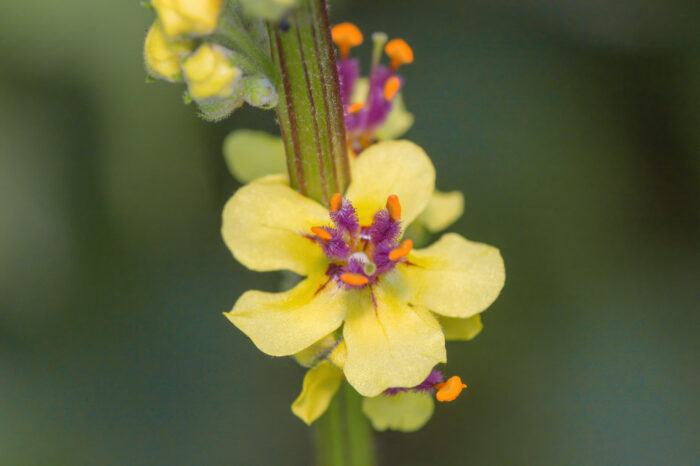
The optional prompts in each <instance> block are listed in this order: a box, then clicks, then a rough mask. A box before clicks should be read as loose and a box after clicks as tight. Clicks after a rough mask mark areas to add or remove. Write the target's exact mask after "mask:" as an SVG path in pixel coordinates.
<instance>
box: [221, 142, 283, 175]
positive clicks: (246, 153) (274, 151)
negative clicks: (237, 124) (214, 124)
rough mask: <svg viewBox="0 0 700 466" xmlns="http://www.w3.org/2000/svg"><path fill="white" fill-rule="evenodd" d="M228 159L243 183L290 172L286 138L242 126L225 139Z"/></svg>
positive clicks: (226, 158) (233, 171) (229, 167)
mask: <svg viewBox="0 0 700 466" xmlns="http://www.w3.org/2000/svg"><path fill="white" fill-rule="evenodd" d="M224 159H225V160H226V165H228V169H229V170H230V171H231V174H233V176H234V177H235V178H236V179H237V180H238V181H240V182H241V183H249V182H251V181H253V180H254V179H256V178H260V177H261V176H265V175H272V174H275V173H286V172H287V166H286V164H285V159H284V144H283V143H282V139H280V138H279V137H277V136H273V135H271V134H268V133H266V132H265V131H253V130H250V129H238V130H236V131H233V132H231V133H230V134H229V135H228V136H226V139H224Z"/></svg>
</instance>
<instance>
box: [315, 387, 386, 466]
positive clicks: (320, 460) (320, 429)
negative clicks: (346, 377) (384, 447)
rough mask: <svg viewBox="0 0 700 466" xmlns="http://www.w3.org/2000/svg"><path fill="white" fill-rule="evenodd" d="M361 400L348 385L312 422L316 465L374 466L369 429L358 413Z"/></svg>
mask: <svg viewBox="0 0 700 466" xmlns="http://www.w3.org/2000/svg"><path fill="white" fill-rule="evenodd" d="M361 404H362V398H361V397H360V395H359V394H358V393H357V392H356V391H355V390H354V389H353V388H352V387H351V386H350V384H348V383H343V386H342V387H341V389H340V390H339V391H338V394H337V395H336V396H335V397H334V398H333V401H332V402H331V404H330V406H329V407H328V410H327V411H326V412H325V413H324V414H323V416H321V417H320V418H319V419H318V420H317V421H316V422H315V423H314V440H315V442H314V443H315V444H316V464H317V465H318V466H376V464H377V462H376V460H375V457H374V445H373V442H372V430H371V427H370V426H369V422H368V421H367V418H366V417H365V416H364V415H363V414H362V411H361Z"/></svg>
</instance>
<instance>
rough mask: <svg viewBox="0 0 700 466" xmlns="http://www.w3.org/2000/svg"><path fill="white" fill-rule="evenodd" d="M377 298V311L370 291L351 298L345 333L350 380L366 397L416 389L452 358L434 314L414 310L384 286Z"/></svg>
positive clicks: (346, 375) (355, 294)
mask: <svg viewBox="0 0 700 466" xmlns="http://www.w3.org/2000/svg"><path fill="white" fill-rule="evenodd" d="M374 293H375V300H376V307H375V306H374V305H373V303H372V298H371V297H370V294H369V291H368V290H362V292H354V293H348V298H349V299H348V305H349V307H348V316H347V318H346V321H345V326H344V327H343V336H344V337H345V343H346V345H347V356H346V360H345V366H344V368H343V370H344V372H345V377H347V379H348V382H350V384H351V385H352V386H353V387H354V388H355V390H357V391H358V392H360V394H361V395H363V396H376V395H379V394H380V393H381V392H383V391H384V390H386V389H387V388H389V387H414V386H416V385H418V384H419V383H421V382H423V380H425V378H426V377H427V376H428V374H429V373H430V371H431V369H432V368H433V367H434V366H435V365H436V364H438V363H440V362H445V361H446V358H447V356H446V353H445V338H444V336H443V334H442V328H441V327H440V324H439V323H438V321H437V320H436V319H435V317H433V315H432V314H430V312H428V311H427V310H426V309H424V308H421V307H412V306H409V305H408V304H406V303H405V302H403V301H400V300H398V299H396V297H395V296H393V294H392V293H389V292H387V291H384V290H383V289H382V287H381V286H377V287H374Z"/></svg>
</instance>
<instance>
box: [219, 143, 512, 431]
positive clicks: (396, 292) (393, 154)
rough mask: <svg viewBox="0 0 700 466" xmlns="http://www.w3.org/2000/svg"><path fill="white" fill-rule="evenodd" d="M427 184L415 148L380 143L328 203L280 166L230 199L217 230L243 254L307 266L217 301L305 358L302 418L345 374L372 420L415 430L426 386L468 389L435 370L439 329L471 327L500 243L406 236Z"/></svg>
mask: <svg viewBox="0 0 700 466" xmlns="http://www.w3.org/2000/svg"><path fill="white" fill-rule="evenodd" d="M434 185H435V170H434V168H433V165H432V163H431V162H430V159H429V158H428V157H427V155H426V154H425V153H424V152H423V150H422V149H420V148H419V147H418V146H416V145H415V144H413V143H410V142H408V141H386V142H380V143H376V144H373V145H371V146H369V147H368V148H366V149H365V150H364V151H363V152H362V155H361V156H360V157H358V158H357V160H356V161H355V162H354V165H353V181H352V182H351V184H350V186H349V187H348V189H347V191H346V192H345V193H344V195H341V194H340V193H338V194H336V195H334V196H333V198H332V200H331V206H330V209H329V210H326V208H324V207H323V206H321V205H320V204H318V203H316V202H315V201H313V200H311V199H308V198H306V197H303V196H302V195H300V194H299V193H297V192H296V191H294V190H292V189H291V188H290V187H289V184H288V181H287V178H286V176H284V175H269V176H264V177H262V178H259V179H256V180H254V181H252V182H251V183H249V184H248V185H246V186H244V187H243V188H241V189H239V190H238V191H237V192H236V193H235V194H234V196H233V197H232V198H231V200H230V201H229V202H228V203H227V205H226V207H225V209H224V214H223V226H222V234H223V237H224V241H225V242H226V244H227V246H228V247H229V249H230V250H231V252H232V253H233V255H234V256H235V257H236V259H238V261H240V262H241V263H242V264H244V265H246V266H247V267H248V268H250V269H253V270H258V271H269V270H289V271H292V272H295V273H297V274H300V275H302V276H305V277H306V278H304V279H303V280H302V281H301V282H300V283H299V284H298V285H296V286H295V287H293V288H292V289H291V290H289V291H285V292H282V293H265V292H260V291H248V292H246V293H244V294H243V295H242V296H241V297H240V298H239V299H238V301H237V302H236V304H235V306H234V307H233V309H232V310H231V311H230V312H228V313H226V316H227V317H228V318H229V320H230V321H231V322H232V323H233V324H234V325H236V326H237V327H238V328H239V329H240V330H242V331H243V332H244V333H245V334H246V335H248V337H250V338H251V340H252V341H253V343H255V345H256V346H257V347H258V348H259V349H260V350H262V351H263V352H265V353H267V354H270V355H274V356H291V355H297V356H298V360H299V361H300V362H303V363H305V364H306V365H309V366H311V369H310V370H309V371H308V373H307V375H306V378H305V381H304V388H303V390H302V394H301V395H300V397H299V398H298V399H297V400H296V401H295V403H294V404H293V408H292V409H293V411H294V412H295V413H296V414H297V415H298V416H299V417H301V418H302V419H303V420H304V421H306V422H308V423H311V422H313V421H314V420H315V419H316V418H317V417H318V416H320V415H321V414H322V413H323V411H324V410H325V409H326V407H327V406H328V404H329V403H330V400H331V398H332V397H333V395H334V393H335V391H336V390H337V389H338V387H339V384H340V381H341V380H343V379H345V380H347V381H348V382H349V383H350V384H351V385H352V386H353V387H354V388H355V389H356V390H357V391H358V392H359V393H360V394H361V395H363V396H365V397H366V399H365V402H364V405H363V410H364V412H365V414H367V415H368V416H369V417H370V419H371V420H372V422H373V424H374V426H375V428H377V429H382V428H394V429H401V430H413V429H416V428H419V427H420V426H421V425H422V424H423V423H424V422H426V421H427V419H428V418H429V417H430V414H431V413H432V401H431V399H430V397H429V396H427V395H429V394H431V393H435V394H436V396H437V399H438V400H440V401H443V400H444V401H446V400H450V399H454V397H456V395H457V394H459V391H461V389H462V388H463V384H462V382H461V380H459V379H458V378H454V377H453V378H450V379H448V380H446V381H445V380H443V379H442V376H441V375H440V374H439V373H437V372H435V371H434V368H435V366H436V365H437V364H440V363H445V362H446V358H447V355H446V351H445V340H446V338H456V339H469V338H471V337H473V336H474V334H475V333H478V330H479V329H480V325H481V323H480V321H479V320H478V314H479V313H480V312H482V311H483V310H485V309H486V308H487V307H488V306H489V305H490V304H491V303H492V302H493V301H494V300H495V299H496V297H497V296H498V294H499V292H500V290H501V288H502V286H503V283H504V279H505V272H504V267H503V261H502V259H501V256H500V254H499V252H498V250H497V249H496V248H493V247H491V246H488V245H485V244H481V243H474V242H471V241H468V240H466V239H464V238H463V237H461V236H459V235H457V234H453V233H449V234H446V235H444V236H443V237H442V238H441V239H440V240H438V241H437V242H436V243H434V244H433V245H432V246H430V247H428V248H425V249H414V248H413V247H412V246H413V244H412V241H411V240H409V239H403V238H402V236H403V234H404V228H403V225H408V224H410V223H411V222H412V221H414V220H415V219H416V218H417V217H418V216H419V215H420V214H421V213H422V212H423V211H424V210H425V209H426V207H427V206H428V205H429V204H430V201H431V198H432V196H433V193H434ZM399 408H400V409H399ZM390 413H395V414H396V413H401V415H400V416H398V417H397V416H392V415H391V414H390ZM407 413H413V415H408V414H407ZM426 414H427V416H426ZM406 416H408V418H407V417H406ZM409 418H410V419H409Z"/></svg>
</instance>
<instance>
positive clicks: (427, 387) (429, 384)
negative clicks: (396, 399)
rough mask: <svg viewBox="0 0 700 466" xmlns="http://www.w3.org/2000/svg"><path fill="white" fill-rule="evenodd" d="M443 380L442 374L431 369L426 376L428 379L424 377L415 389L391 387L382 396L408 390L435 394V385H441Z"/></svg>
mask: <svg viewBox="0 0 700 466" xmlns="http://www.w3.org/2000/svg"><path fill="white" fill-rule="evenodd" d="M444 380H445V377H444V376H443V375H442V372H440V371H439V370H437V369H433V370H432V371H430V374H428V377H426V379H425V380H424V381H423V382H421V383H419V384H418V385H416V386H415V387H391V388H387V389H386V390H384V392H383V394H384V395H388V396H393V395H396V394H398V393H401V392H407V391H409V390H410V391H412V392H426V393H431V394H432V393H434V392H435V384H438V383H441V382H443V381H444Z"/></svg>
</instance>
